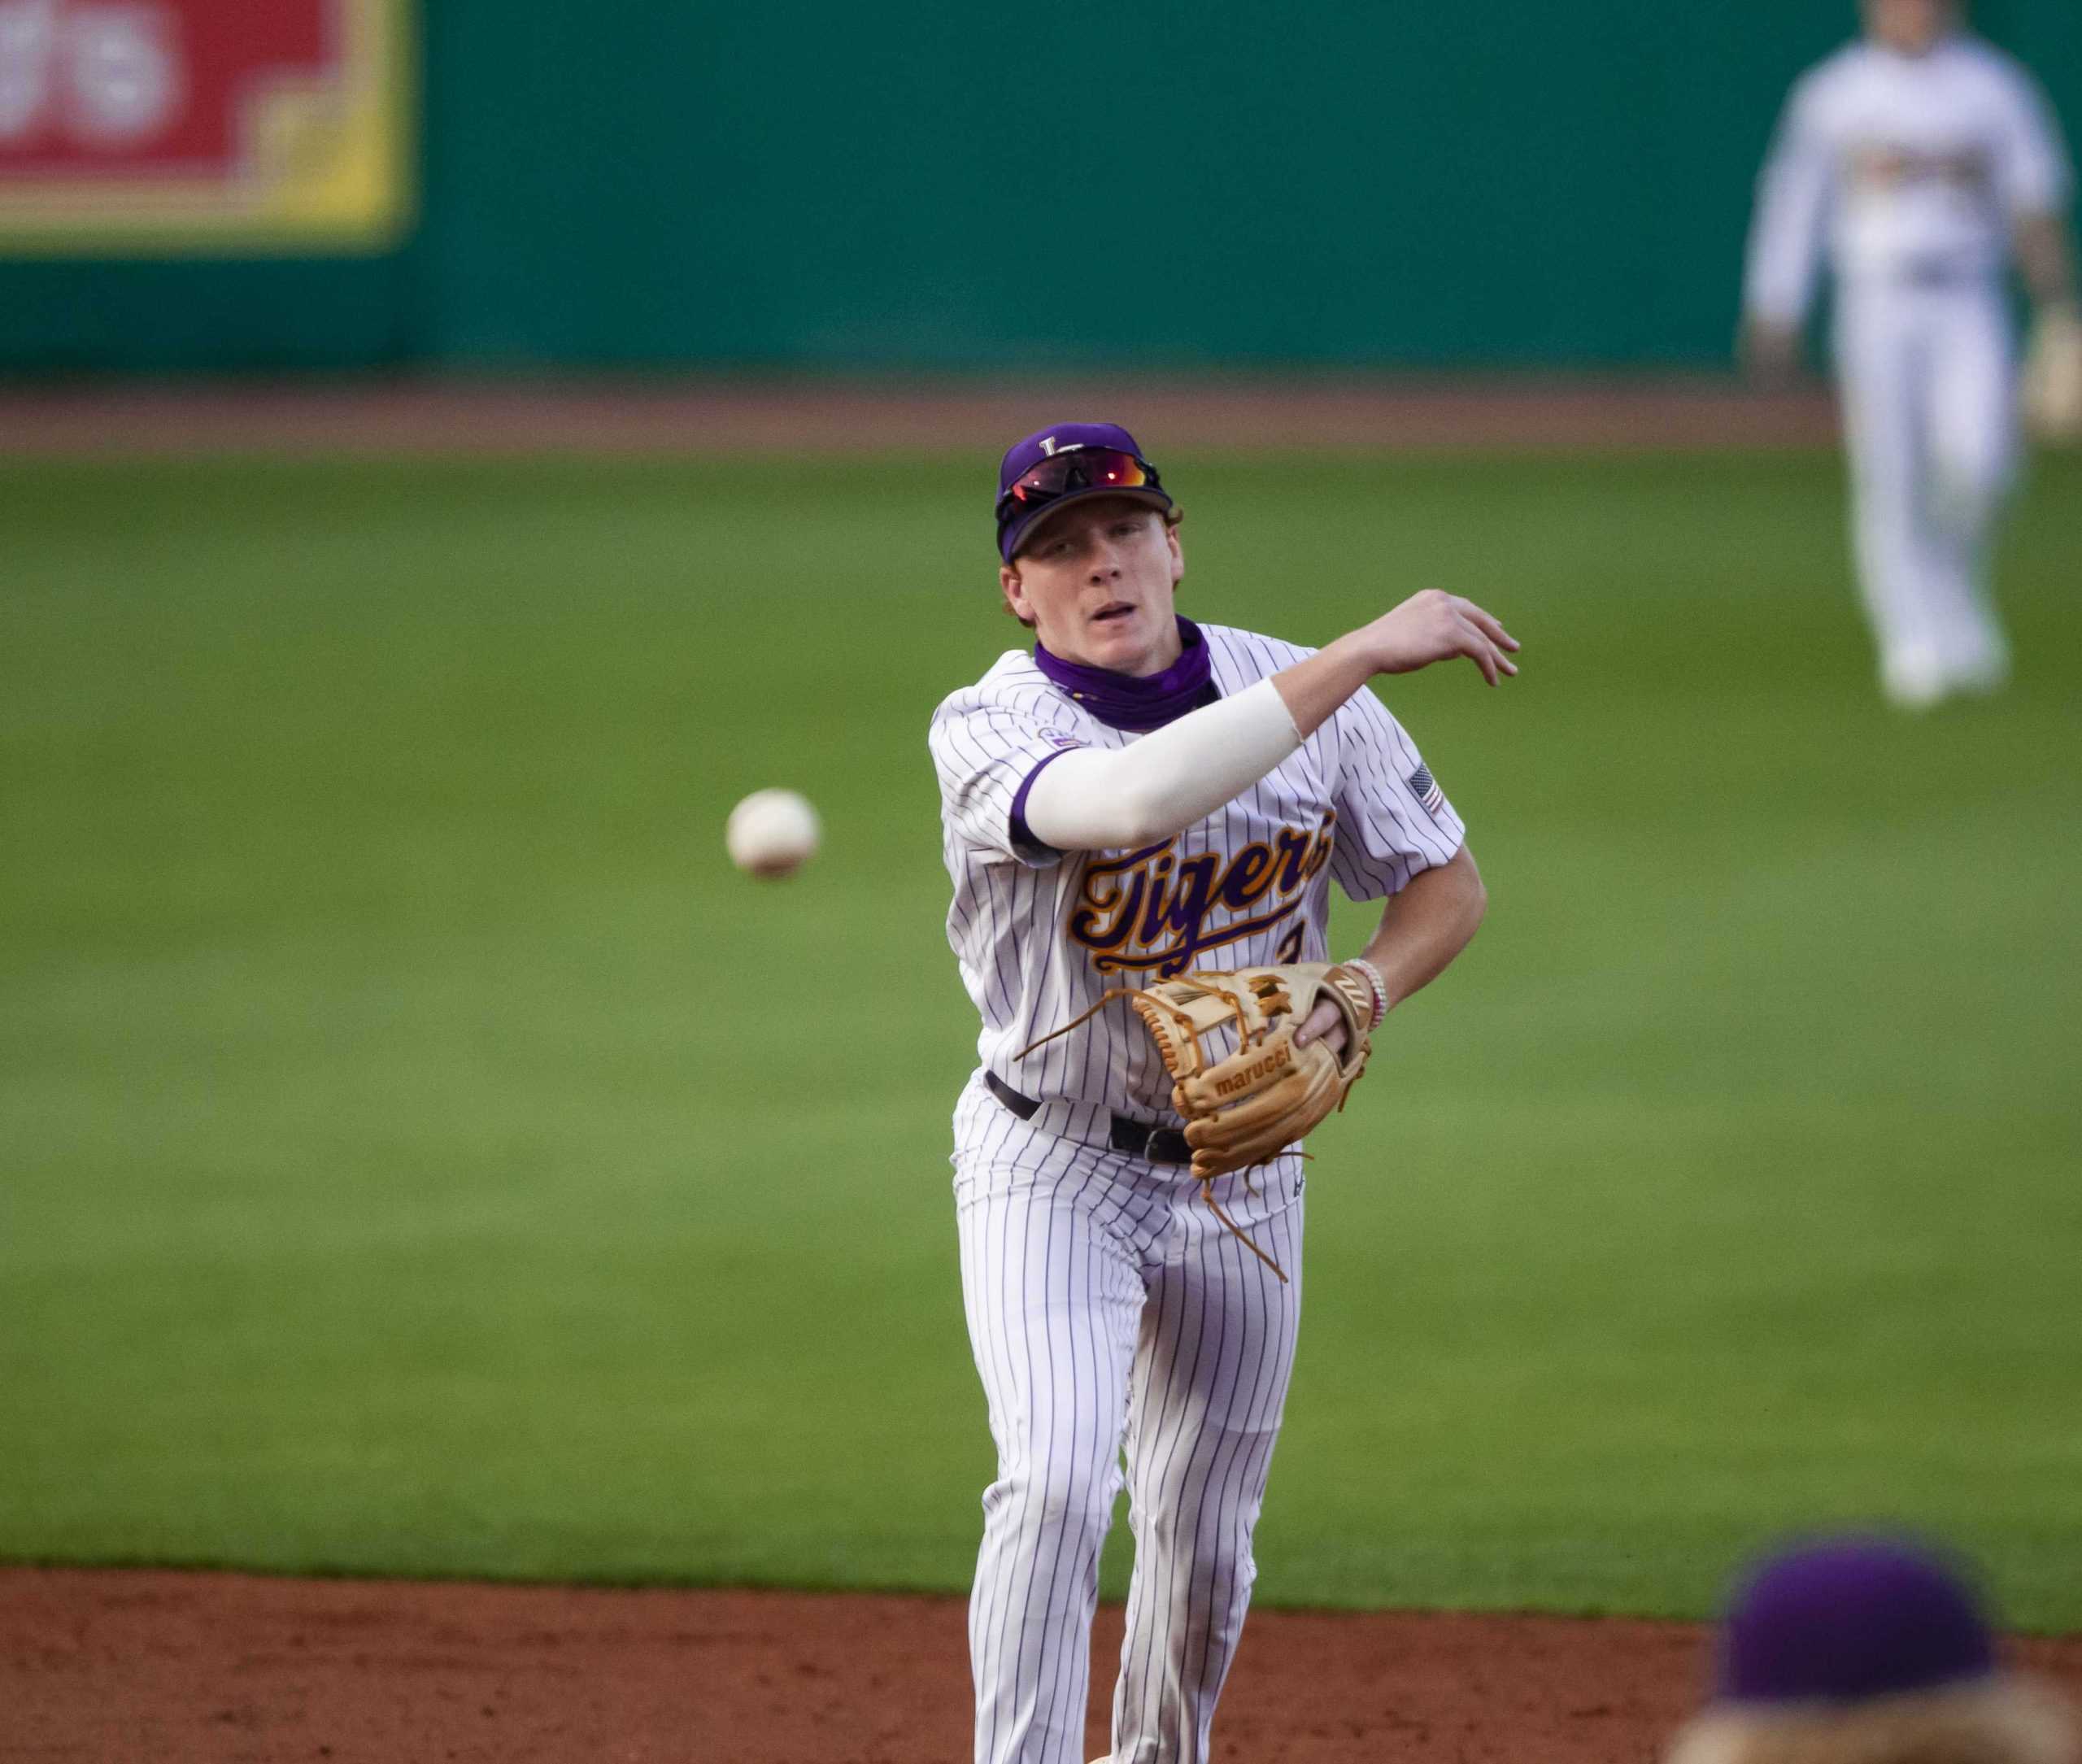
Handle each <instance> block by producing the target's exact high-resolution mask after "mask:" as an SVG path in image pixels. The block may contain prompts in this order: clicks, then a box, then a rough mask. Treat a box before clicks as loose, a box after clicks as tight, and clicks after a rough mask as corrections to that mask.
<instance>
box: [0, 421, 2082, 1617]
mask: <svg viewBox="0 0 2082 1764" xmlns="http://www.w3.org/2000/svg"><path fill="white" fill-rule="evenodd" d="M1166 464H1167V467H1168V468H1169V477H1170V478H1171V479H1172V481H1174V483H1175V484H1176V486H1178V492H1179V494H1180V496H1181V499H1182V500H1183V503H1184V504H1185V506H1186V507H1187V510H1188V520H1187V525H1186V527H1185V529H1184V531H1185V538H1186V544H1187V555H1188V559H1189V564H1190V568H1189V571H1188V577H1187V590H1186V595H1185V597H1184V599H1183V606H1184V608H1185V609H1186V610H1187V611H1188V612H1193V613H1196V614H1199V615H1201V616H1206V617H1209V618H1212V619H1216V620H1221V621H1232V622H1240V623H1247V624H1250V625H1256V626H1258V627H1260V628H1262V629H1270V630H1272V631H1274V632H1277V633H1279V634H1283V635H1286V636H1289V637H1291V638H1296V639H1299V640H1302V641H1319V640H1322V639H1323V638H1327V637H1329V636H1331V635H1333V634H1335V633H1337V632H1338V631H1339V630H1341V629H1344V628H1346V627H1348V625H1352V624H1353V623H1356V622H1357V621H1360V620H1361V619H1364V618H1365V617H1367V616H1370V614H1371V613H1372V612H1374V611H1375V610H1377V609H1379V608H1382V607H1383V606H1385V605H1387V604H1389V603H1392V602H1393V601H1395V600H1396V599H1400V598H1401V597H1402V596H1403V595H1405V593H1406V592H1408V591H1409V590H1412V589H1413V588H1416V587H1418V586H1424V585H1426V584H1431V583H1443V584H1446V585H1448V586H1454V587H1457V588H1459V589H1461V590H1465V591H1466V592H1469V593H1470V594H1473V595H1475V596H1476V597H1478V598H1479V599H1483V601H1485V602H1486V603H1489V604H1490V605H1492V607H1493V608H1496V610H1497V611H1498V612H1501V613H1502V614H1503V615H1504V616H1505V617H1506V619H1507V620H1508V621H1509V623H1510V625H1512V626H1513V628H1514V629H1515V630H1516V631H1517V632H1518V634H1519V635H1520V636H1521V637H1522V638H1523V639H1524V640H1525V643H1526V650H1525V655H1524V662H1525V673H1524V675H1523V677H1522V678H1521V679H1520V680H1518V682H1515V683H1514V684H1513V685H1511V686H1508V687H1506V688H1505V689H1504V690H1499V691H1496V692H1493V693H1492V692H1490V691H1487V690H1484V689H1483V687H1482V686H1481V683H1480V682H1479V679H1478V677H1476V676H1475V675H1474V673H1472V671H1470V670H1468V669H1464V668H1463V669H1459V670H1457V671H1456V672H1454V673H1449V674H1438V673H1434V674H1431V675H1426V676H1424V677H1420V678H1417V679H1413V680H1410V681H1406V682H1395V683H1392V685H1391V686H1390V688H1389V690H1388V691H1387V697H1388V699H1389V700H1390V702H1391V703H1392V705H1393V706H1394V707H1395V708H1396V709H1397V711H1398V712H1400V714H1401V715H1402V716H1403V717H1404V719H1405V721H1406V722H1408V723H1409V725H1410V726H1411V728H1412V729H1413V731H1414V732H1415V733H1416V734H1417V735H1418V738H1419V740H1420V741H1421V742H1422V744H1423V746H1424V748H1425V751H1426V756H1427V758H1428V759H1429V760H1431V763H1432V765H1433V768H1434V769H1435V771H1436V773H1438V775H1439V777H1440V780H1441V782H1443V783H1444V786H1446V788H1447V790H1448V792H1449V794H1450V795H1452V796H1453V799H1454V800H1455V802H1456V804H1457V805H1458V806H1459V807H1460V808H1461V810H1462V811H1463V812H1465V814H1466V817H1467V818H1468V821H1469V822H1470V827H1471V830H1472V832H1471V842H1472V844H1473V847H1474V851H1475V852H1476V855H1477V856H1478V857H1479V860H1480V861H1481V864H1482V866H1483V871H1484V873H1485V875H1486V876H1487V880H1488V882H1489V886H1490V891H1491V898H1492V904H1491V911H1490V918H1489V922H1488V924H1487V926H1485V928H1484V929H1483V932H1482V934H1481V936H1480V937H1479V939H1478V940H1477V941H1476V943H1475V944H1474V946H1473V947H1472V948H1471V949H1470V951H1469V952H1468V953H1467V955H1466V956H1465V957H1464V958H1463V960H1461V963H1460V965H1458V966H1457V968H1456V969H1454V970H1453V972H1452V973H1450V974H1448V976H1447V978H1445V979H1444V981H1442V982H1440V984H1439V985H1438V986H1437V987H1435V989H1434V990H1433V991H1431V992H1430V993H1428V994H1426V995H1425V996H1423V997H1422V998H1421V999H1419V1000H1416V1001H1414V1002H1413V1003H1412V1004H1410V1005H1409V1007H1408V1008H1407V1010H1406V1011H1405V1012H1403V1013H1398V1015H1397V1016H1396V1018H1395V1019H1394V1021H1392V1024H1391V1025H1390V1026H1389V1028H1388V1029H1387V1031H1386V1032H1385V1034H1384V1037H1383V1040H1382V1042H1381V1043H1380V1044H1379V1052H1377V1055H1376V1057H1375V1061H1374V1068H1373V1072H1372V1074H1371V1075H1370V1077H1369V1078H1368V1079H1367V1081H1366V1082H1365V1085H1364V1086H1363V1087H1361V1090H1360V1091H1359V1092H1358V1093H1357V1096H1356V1098H1355V1100H1354V1104H1353V1107H1352V1110H1351V1112H1350V1113H1348V1115H1347V1116H1346V1117H1344V1118H1342V1119H1340V1120H1339V1121H1337V1122H1334V1123H1333V1124H1332V1125H1331V1126H1330V1127H1329V1128H1328V1129H1326V1130H1325V1132H1324V1133H1323V1134H1322V1135H1320V1137H1319V1142H1318V1147H1317V1149H1318V1152H1319V1153H1320V1154H1321V1155H1320V1157H1319V1160H1318V1162H1317V1164H1316V1165H1314V1169H1313V1174H1314V1179H1313V1181H1312V1183H1311V1184H1310V1189H1309V1198H1310V1215H1311V1227H1312V1232H1313V1243H1312V1244H1311V1245H1310V1248H1309V1257H1308V1283H1309V1296H1308V1304H1307V1310H1308V1316H1307V1323H1306V1327H1305V1331H1304V1341H1303V1346H1302V1349H1301V1358H1300V1366H1299V1369H1298V1371H1297V1374H1296V1385H1295V1389H1294V1393H1293V1396H1292V1399H1291V1402H1290V1405H1289V1409H1288V1423H1287V1433H1286V1437H1285V1439H1284V1440H1283V1443H1282V1444H1281V1447H1280V1450H1279V1455H1278V1461H1277V1463H1276V1465H1275V1467H1274V1478H1273V1487H1272V1492H1271V1496H1270V1502H1269V1505H1268V1509H1267V1512H1266V1515H1265V1520H1264V1522H1263V1525H1262V1527H1261V1532H1260V1536H1259V1548H1258V1557H1259V1561H1260V1566H1261V1575H1262V1578H1261V1582H1260V1596H1261V1598H1262V1599H1264V1600H1265V1601H1274V1602H1287V1603H1317V1602H1329V1603H1336V1604H1353V1605H1374V1604H1387V1605H1458V1606H1531V1607H1540V1608H1550V1609H1624V1610H1631V1611H1642V1612H1671V1613H1692V1614H1697V1613H1700V1612H1701V1611H1703V1610H1705V1609H1708V1608H1709V1607H1710V1605H1711V1603H1712V1601H1713V1600H1714V1596H1715V1595H1716V1592H1717V1591H1718V1588H1719V1586H1720V1584H1721V1583H1722V1581H1723V1577H1724V1575H1726V1573H1727V1570H1729V1568H1730V1566H1731V1564H1732V1563H1733V1562H1734V1561H1736V1559H1737V1558H1738V1557H1739V1556H1740V1553H1742V1552H1744V1550H1746V1549H1748V1548H1752V1547H1753V1546H1755V1545H1756V1544H1759V1543H1760V1542H1762V1541H1763V1540H1768V1539H1771V1538H1773V1537H1775V1536H1777V1535H1779V1534H1781V1533H1782V1532H1784V1531H1787V1530H1788V1529H1793V1528H1798V1527H1804V1526H1808V1525H1812V1524H1818V1523H1824V1522H1839V1521H1846V1520H1888V1521H1901V1522H1910V1523H1913V1524H1915V1525H1918V1526H1921V1527H1929V1528H1932V1529H1935V1530H1936V1531H1940V1533H1942V1534H1943V1535H1945V1536H1947V1537H1949V1538H1950V1539H1952V1540H1954V1541H1956V1542H1958V1544H1962V1545H1964V1546H1965V1547H1967V1548H1968V1549H1970V1550H1971V1551H1972V1552H1973V1553H1975V1556H1976V1557H1978V1558H1979V1559H1980V1561H1982V1562H1983V1563H1984V1565H1985V1566H1986V1568H1987V1570H1988V1574H1989V1575H1990V1577H1991V1579H1992V1581H1993V1585H1994V1588H1995V1589H1996V1592H1997V1596H1998V1598H1999V1601H2000V1604H2001V1609H2002V1610H2003V1612H2004V1614H2005V1615H2006V1618H2008V1619H2009V1620H2010V1621H2011V1622H2014V1623H2017V1624H2019V1625H2022V1626H2025V1627H2036V1628H2041V1629H2068V1630H2072V1629H2078V1628H2082V1300H2078V1298H2077V1292H2078V1290H2082V1280H2078V1275H2077V1268H2078V1265H2079V1264H2082V1257H2078V1249H2079V1248H2082V1183H2078V1182H2077V1174H2078V1166H2082V1085H2079V1084H2078V1082H2077V1078H2076V1071H2077V1058H2076V1056H2077V1050H2078V1036H2077V1033H2076V1030H2075V1016H2074V1005H2075V996H2076V993H2077V982H2078V977H2082V913H2078V912H2077V910H2076V908H2075V898H2074V890H2075V876H2076V870H2077V860H2078V859H2082V766H2078V756H2082V642H2079V641H2078V638H2077V635H2076V631H2077V625H2076V621H2075V590H2076V587H2077V585H2078V584H2082V522H2078V520H2076V519H2075V510H2076V508H2077V507H2078V506H2082V460H2078V459H2075V458H2072V457H2071V458H2069V459H2067V460H2055V461H2052V462H2049V463H2047V464H2045V465H2043V466H2042V467H2041V469H2040V470H2039V472H2038V474H2037V476H2036V479H2035V481H2034V482H2033V484H2032V486H2031V487H2030V489H2029V490H2028V492H2027V494H2026V495H2025V497H2024V499H2023V501H2022V503H2021V504H2020V506H2019V509H2018V512H2017V519H2016V520H2015V522H2014V525H2013V527H2012V529H2011V531H2010V538H2009V541H2008V542H2007V545H2006V551H2005V557H2004V571H2005V581H2006V599H2007V603H2008V606H2009V608H2010V613H2011V616H2012V619H2013V622H2014V628H2015V630H2016V633H2017V634H2018V637H2019V648H2020V655H2021V666H2020V673H2019V682H2018V683H2017V685H2016V686H2015V688H2014V690H2012V691H2011V692H2010V693H2009V694H2008V695H2006V696H2005V697H2003V698H2001V699H1999V700H1997V701H1995V702H1993V703H1977V704H1972V705H1967V706H1962V707H1959V708H1948V709H1946V710H1945V711H1943V712H1940V713H1939V714H1936V715H1934V716H1930V717H1927V718H1925V719H1922V720H1910V719H1905V718H1903V717H1901V716H1895V715H1893V714H1890V713H1889V712H1888V711H1887V710H1886V709H1884V708H1883V707H1882V705H1881V704H1880V703H1879V701H1878V698H1877V695H1876V693H1875V690H1873V687H1872V686H1871V678H1870V668H1869V664H1868V659H1867V653H1866V642H1865V638H1864V635H1863V633H1862V629H1861V628H1860V626H1859V624H1858V618H1857V615H1856V612H1855V609H1854V607H1853V600H1852V596H1851V590H1850V587H1849V573H1848V565H1847V563H1846V560H1845V547H1844V542H1843V537H1842V520H1843V513H1842V507H1841V491H1840V482H1839V478H1838V472H1837V467H1836V462H1835V460H1834V459H1833V458H1832V457H1831V456H1828V455H1789V456H1775V457H1747V456H1735V457H1728V458H1723V459H1714V458H1700V459H1693V460H1631V459H1611V460H1604V459H1585V460H1566V461H1565V460H1551V461H1509V460H1472V461H1470V460H1461V461H1455V460H1406V459H1382V460H1332V461H1326V462H1323V463H1320V464H1299V463H1291V462H1288V463H1281V464H1274V465H1267V464H1239V463H1236V462H1234V461H1229V462H1217V461H1215V460H1202V461H1197V462H1196V461H1194V460H1191V459H1188V458H1181V459H1179V460H1177V461H1176V462H1175V463H1174V462H1173V461H1171V460H1169V459H1167V460H1166ZM988 468H989V462H988V461H987V460H975V459H969V460H946V461H939V460H923V461H921V460H895V461H891V462H888V463H886V464H847V465H843V466H842V465H834V466H830V467H825V466H804V465H797V466H794V467H791V468H788V469H787V470H786V471H785V472H783V471H781V470H778V469H775V468H750V467H742V466H741V467H735V468H732V467H725V466H721V465H708V464H682V463H657V462H652V463H636V464H612V463H585V464H553V463H542V464H525V465H507V464H404V463H400V464H382V465H352V464H339V465H327V464H275V465H267V464H229V463H217V464H212V463H193V464H167V465H155V466H139V465H120V466H119V465H76V466H74V465H48V466H24V465H20V464H15V465H11V466H8V467H7V468H6V469H5V475H4V477H0V542H3V543H4V553H0V555H3V556H4V564H0V741H3V742H4V747H0V813H4V817H5V818H4V828H3V829H0V833H3V834H4V838H0V855H3V856H4V863H3V864H0V926H4V939H0V1160H4V1162H0V1556H5V1557H13V1558H17V1559H31V1560H50V1561H172V1562H207V1563H226V1564H237V1565H242V1566H253V1567H260V1568H267V1569H281V1570H343V1571H351V1572H364V1571H368V1572H377V1571H384V1572H392V1571H394V1572H400V1573H406V1574H414V1575H499V1576H527V1577H536V1576H543V1577H564V1576H574V1577H586V1578H600V1579H615V1580H632V1581H646V1580H672V1581H694V1582H701V1581H727V1582H780V1583H798V1584H812V1585H821V1584H838V1585H873V1586H900V1587H927V1588H959V1587H961V1586H963V1585H965V1583H966V1581H967V1578H968V1575H969V1566H970V1563H971V1561H972V1558H973V1549H974V1546H975V1542H976V1539H977V1536H978V1531H979V1527H980V1514H979V1510H978V1496H979V1494H980V1492H981V1490H982V1484H983V1483H984V1482H985V1480H986V1479H987V1477H988V1475H989V1473H990V1468H991V1456H990V1446H989V1440H988V1437H987V1433H986V1431H985V1427H984V1423H983V1405H982V1397H981V1395H980V1392H979V1391H978V1387H977V1384H976V1381H975V1376H974V1374H973V1370H972V1369H971V1367H970V1365H969V1357H968V1349H967V1346H966V1343H965V1338H964V1335H963V1331H962V1322H961V1310H960V1298H959V1293H958V1290H957V1281H956V1257H955V1241H954V1230H953V1222H952V1209H951V1206H950V1202H949V1196H948V1183H949V1179H950V1178H949V1171H948V1169H947V1162H946V1154H947V1139H948V1133H947V1115H948V1112H949V1109H950V1108H951V1106H952V1100H953V1096H954V1093H955V1091H956V1089H957V1088H958V1087H959V1086H960V1082H961V1081H962V1078H963V1077H964V1074H965V1072H966V1071H967V1069H968V1065H969V1052H970V1049H971V1047H972V1044H973V1017H972V1015H971V1013H970V1011H969V1006H968V1004H967V1002H966V1000H965V998H964V996H963V995H962V993H961V991H960V987H959V985H958V983H957V981H956V975H955V971H954V966H953V963H952V958H951V957H950V956H949V955H948V952H947V948H946V946H945V943H944V940H943V934H942V930H941V917H942V914H943V911H944V908H945V899H946V885H945V878H944V877H943V873H942V872H941V869H940V865H939V847H938V827H937V821H936V805H935V796H934V787H933V781H932V774H931V769H930V764H929V763H928V760H927V758H926V749H925V743H924V731H925V724H926V716H927V715H928V713H929V712H930V709H931V708H932V705H933V703H934V701H935V700H936V699H938V698H939V696H940V695H941V694H942V693H943V692H944V691H946V690H948V689H949V688H951V687H952V686H954V685H956V684H957V683H959V682H963V681H965V680H968V679H969V678H972V677H973V676H974V675H975V674H977V673H978V672H980V671H981V670H982V668H983V667H984V666H985V665H986V664H987V662H988V660H990V658H991V656H993V655H994V654H995V653H996V652H997V651H999V650H1000V649H1002V648H1004V647H1008V645H1009V643H1010V642H1012V640H1013V638H1015V637H1017V635H1018V633H1017V629H1016V628H1015V627H1014V626H1013V625H1011V624H1010V622H1009V621H1006V620H1004V619H1003V618H1002V617H1001V616H998V615H997V614H995V612H994V611H993V599H994V595H995V587H994V582H993V570H992V567H991V566H992V558H991V551H990V542H989V535H988V531H987V525H986V523H985V520H984V507H983V505H984V503H985V500H986V494H985V479H986V477H987V473H988ZM774 783H785V784H791V785H794V786H798V787H799V788H802V789H804V790H805V791H808V793H809V794H810V795H812V797H813V798H814V799H816V800H817V802H818V804H820V806H821V808H822V809H823V810H824V812H825V817H826V820H827V824H828V832H829V838H828V846H827V849H826V851H825V854H824V855H823V856H821V857H820V858H819V860H817V863H816V865H814V867H813V868H812V869H810V870H809V871H808V872H807V873H805V874H804V875H803V876H802V877H800V878H798V879H796V880H795V881H794V882H790V883H787V884H785V885H759V884H755V883H752V882H747V881H746V880H745V879H743V878H740V877H738V876H737V875H736V874H734V873H732V872H731V871H730V869H728V867H727V866H726V865H725V862H724V860H723V857H722V852H721V833H722V821H723V816H724V813H725V810H726V809H727V808H728V807H729V805H730V803H731V802H732V801H734V799H736V798H737V797H738V795H741V794H743V792H744V791H747V790H750V789H751V788H754V787H756V786H760V785H766V784H774ZM1345 912H1346V916H1345V917H1343V918H1342V919H1341V921H1340V924H1341V927H1342V929H1343V930H1344V933H1345V934H1347V936H1348V937H1349V938H1351V939H1357V937H1359V936H1360V935H1361V933H1362V930H1363V927H1364V920H1363V917H1362V916H1361V913H1360V912H1358V911H1357V909H1345ZM1124 1539H1125V1528H1122V1533H1121V1534H1120V1535H1118V1536H1117V1540H1116V1541H1117V1544H1118V1543H1121V1542H1123V1541H1124ZM1124 1560H1125V1557H1124V1553H1123V1552H1122V1550H1120V1549H1115V1550H1113V1551H1112V1552H1111V1553H1109V1564H1108V1579H1109V1586H1111V1587H1112V1588H1114V1589H1116V1590H1117V1588H1119V1586H1120V1585H1121V1584H1122V1566H1123V1563H1124Z"/></svg>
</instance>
